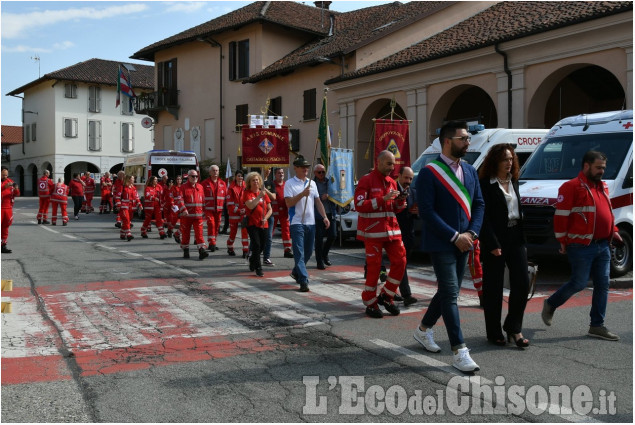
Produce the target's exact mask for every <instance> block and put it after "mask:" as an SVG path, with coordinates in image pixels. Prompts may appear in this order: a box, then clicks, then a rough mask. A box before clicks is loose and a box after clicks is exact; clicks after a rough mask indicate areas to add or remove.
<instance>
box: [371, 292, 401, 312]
mask: <svg viewBox="0 0 635 425" xmlns="http://www.w3.org/2000/svg"><path fill="white" fill-rule="evenodd" d="M377 303H379V304H381V305H383V306H384V308H385V309H386V311H388V313H390V314H392V315H393V316H399V313H401V311H400V310H399V307H397V306H396V305H395V303H393V302H390V301H388V297H387V296H386V295H385V294H381V295H380V296H379V297H377Z"/></svg>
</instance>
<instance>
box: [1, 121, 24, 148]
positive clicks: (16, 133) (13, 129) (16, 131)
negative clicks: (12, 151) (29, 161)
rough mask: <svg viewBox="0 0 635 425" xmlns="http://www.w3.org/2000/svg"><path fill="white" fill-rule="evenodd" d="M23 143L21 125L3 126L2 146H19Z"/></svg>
mask: <svg viewBox="0 0 635 425" xmlns="http://www.w3.org/2000/svg"><path fill="white" fill-rule="evenodd" d="M20 143H22V126H21V125H3V126H2V144H3V145H19V144H20Z"/></svg>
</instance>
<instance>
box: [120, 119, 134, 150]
mask: <svg viewBox="0 0 635 425" xmlns="http://www.w3.org/2000/svg"><path fill="white" fill-rule="evenodd" d="M133 130H134V124H130V123H122V124H121V149H122V151H124V152H134V131H133Z"/></svg>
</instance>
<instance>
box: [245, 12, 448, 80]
mask: <svg viewBox="0 0 635 425" xmlns="http://www.w3.org/2000/svg"><path fill="white" fill-rule="evenodd" d="M452 3H454V2H448V1H445V2H444V1H438V2H435V1H412V2H409V3H406V4H402V3H399V2H394V3H388V4H383V5H379V6H372V7H367V8H364V9H358V10H354V11H351V12H347V13H341V14H339V15H336V16H335V28H334V33H333V35H332V36H327V37H322V38H320V39H318V40H316V41H313V42H310V43H307V44H306V45H304V46H302V47H300V48H298V49H296V50H295V51H293V52H291V53H290V54H288V55H287V56H285V57H283V58H281V59H280V60H278V61H276V62H274V63H273V64H271V65H270V66H268V67H267V68H265V69H264V70H263V71H261V72H259V73H257V74H254V75H252V76H251V78H249V79H248V80H247V81H245V82H248V83H255V82H258V81H260V80H263V79H266V78H271V77H273V76H275V75H278V74H284V73H286V72H290V71H292V70H294V69H296V68H298V67H300V66H307V65H314V64H317V63H321V62H324V61H326V60H327V59H329V58H334V57H337V56H340V55H342V54H347V53H350V52H352V51H354V50H355V49H356V48H358V47H360V46H362V45H364V44H367V43H369V42H371V41H372V40H375V39H377V38H380V37H382V36H385V35H386V34H387V33H390V32H392V31H396V30H397V29H399V28H402V27H403V26H405V25H408V24H410V23H412V22H414V21H416V20H419V19H421V18H422V17H423V16H425V15H428V14H432V13H434V12H436V11H438V10H439V9H441V8H445V7H449V6H450V5H451V4H452Z"/></svg>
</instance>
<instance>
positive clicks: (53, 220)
mask: <svg viewBox="0 0 635 425" xmlns="http://www.w3.org/2000/svg"><path fill="white" fill-rule="evenodd" d="M51 203H52V204H53V212H52V214H51V223H53V224H55V223H57V206H58V205H59V206H60V214H62V223H68V213H67V211H66V208H67V203H66V202H56V201H55V200H53V201H51Z"/></svg>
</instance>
